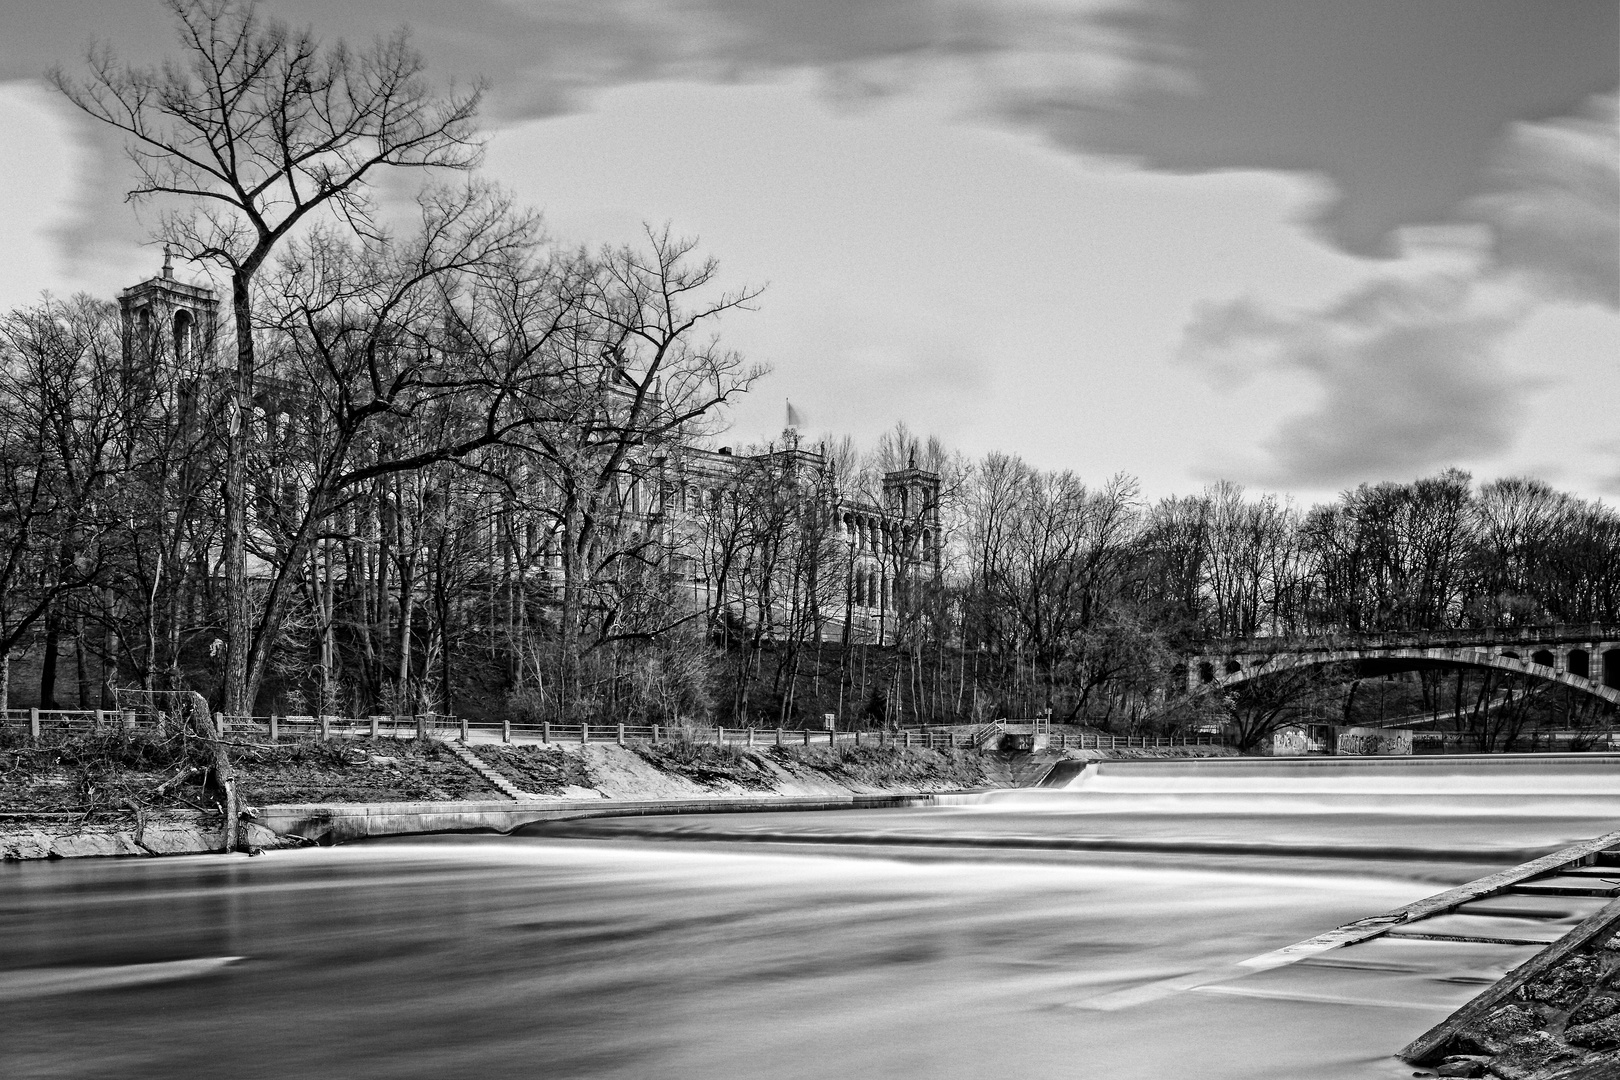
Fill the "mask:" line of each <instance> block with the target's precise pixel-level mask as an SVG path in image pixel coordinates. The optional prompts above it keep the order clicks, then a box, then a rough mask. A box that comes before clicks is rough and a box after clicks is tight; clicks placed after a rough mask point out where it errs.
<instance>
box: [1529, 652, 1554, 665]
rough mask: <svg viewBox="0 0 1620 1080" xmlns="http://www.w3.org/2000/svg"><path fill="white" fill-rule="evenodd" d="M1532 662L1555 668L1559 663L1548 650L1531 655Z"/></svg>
mask: <svg viewBox="0 0 1620 1080" xmlns="http://www.w3.org/2000/svg"><path fill="white" fill-rule="evenodd" d="M1530 662H1531V663H1532V664H1540V665H1541V666H1542V667H1554V666H1556V665H1557V663H1558V661H1557V660H1556V659H1554V657H1553V654H1552V652H1551V651H1550V650H1548V649H1538V650H1536V651H1535V652H1533V653H1531V654H1530Z"/></svg>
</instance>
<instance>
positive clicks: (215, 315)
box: [118, 246, 219, 379]
mask: <svg viewBox="0 0 1620 1080" xmlns="http://www.w3.org/2000/svg"><path fill="white" fill-rule="evenodd" d="M118 310H119V313H120V315H121V316H122V320H121V321H122V323H123V338H124V342H123V349H124V377H125V378H126V379H138V378H151V377H152V376H154V375H156V374H157V373H159V372H160V371H162V370H163V368H164V367H165V366H168V365H172V367H173V370H174V371H175V372H176V373H178V374H181V375H182V376H184V375H196V374H198V373H200V372H201V371H202V370H203V369H204V368H207V367H210V366H212V360H213V354H214V334H215V331H216V330H217V329H218V326H219V298H218V297H217V296H216V295H215V294H214V290H213V289H210V288H207V287H206V286H202V285H189V284H187V283H185V282H183V281H180V280H178V279H176V278H175V276H174V259H173V256H172V255H171V254H170V252H169V249H168V247H167V246H165V247H164V249H163V272H162V274H161V275H160V276H158V277H155V278H149V279H147V280H146V281H143V282H141V283H140V284H139V285H132V286H131V287H129V288H127V289H125V290H124V291H123V292H121V293H119V294H118Z"/></svg>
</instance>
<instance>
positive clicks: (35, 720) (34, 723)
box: [28, 709, 39, 742]
mask: <svg viewBox="0 0 1620 1080" xmlns="http://www.w3.org/2000/svg"><path fill="white" fill-rule="evenodd" d="M28 737H29V738H30V739H32V740H34V741H35V742H39V710H38V709H29V710H28Z"/></svg>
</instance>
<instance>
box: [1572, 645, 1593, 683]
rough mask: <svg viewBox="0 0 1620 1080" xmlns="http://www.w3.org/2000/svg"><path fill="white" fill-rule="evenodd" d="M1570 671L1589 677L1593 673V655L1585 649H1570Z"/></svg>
mask: <svg viewBox="0 0 1620 1080" xmlns="http://www.w3.org/2000/svg"><path fill="white" fill-rule="evenodd" d="M1568 664H1569V673H1570V674H1571V675H1579V676H1580V677H1581V678H1583V679H1584V678H1587V677H1588V676H1590V675H1591V673H1592V657H1591V655H1590V654H1589V653H1588V652H1587V651H1586V650H1585V649H1571V650H1569V660H1568Z"/></svg>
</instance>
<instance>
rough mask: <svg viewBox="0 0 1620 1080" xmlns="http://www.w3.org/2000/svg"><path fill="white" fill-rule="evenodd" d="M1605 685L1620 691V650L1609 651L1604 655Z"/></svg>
mask: <svg viewBox="0 0 1620 1080" xmlns="http://www.w3.org/2000/svg"><path fill="white" fill-rule="evenodd" d="M1603 685H1604V686H1608V687H1612V688H1614V689H1620V649H1609V650H1608V651H1607V652H1605V653H1604V654H1603Z"/></svg>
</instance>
